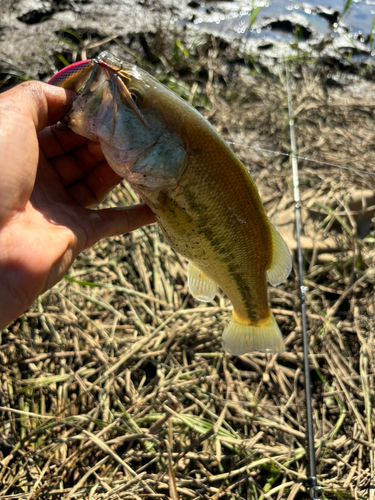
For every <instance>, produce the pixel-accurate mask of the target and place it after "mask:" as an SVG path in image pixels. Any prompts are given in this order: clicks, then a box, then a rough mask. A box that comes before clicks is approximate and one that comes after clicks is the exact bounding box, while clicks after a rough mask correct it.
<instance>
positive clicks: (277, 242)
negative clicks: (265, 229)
mask: <svg viewBox="0 0 375 500" xmlns="http://www.w3.org/2000/svg"><path fill="white" fill-rule="evenodd" d="M271 233H272V243H273V258H272V263H271V267H270V268H269V269H268V271H267V281H268V282H269V283H271V285H273V286H276V285H279V284H280V283H282V282H283V281H284V280H286V278H287V277H288V276H289V273H290V271H291V270H292V257H291V256H290V253H289V250H288V247H287V246H286V243H285V241H284V240H283V239H282V237H281V236H280V234H279V233H278V232H277V231H276V229H275V228H274V227H273V225H272V224H271Z"/></svg>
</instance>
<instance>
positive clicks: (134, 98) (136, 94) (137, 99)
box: [129, 90, 142, 104]
mask: <svg viewBox="0 0 375 500" xmlns="http://www.w3.org/2000/svg"><path fill="white" fill-rule="evenodd" d="M129 93H130V97H131V98H132V101H133V102H134V103H135V104H140V103H141V101H142V98H141V95H140V94H139V92H137V91H136V90H130V91H129Z"/></svg>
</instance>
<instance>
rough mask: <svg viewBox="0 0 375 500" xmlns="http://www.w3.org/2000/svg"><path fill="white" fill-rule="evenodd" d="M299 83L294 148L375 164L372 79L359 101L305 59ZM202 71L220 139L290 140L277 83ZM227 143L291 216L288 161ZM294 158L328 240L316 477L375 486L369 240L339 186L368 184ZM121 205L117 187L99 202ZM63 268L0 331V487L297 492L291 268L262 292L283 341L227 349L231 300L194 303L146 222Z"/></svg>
mask: <svg viewBox="0 0 375 500" xmlns="http://www.w3.org/2000/svg"><path fill="white" fill-rule="evenodd" d="M295 82H296V84H295V87H294V90H293V94H294V96H295V99H294V102H293V107H294V113H295V117H296V134H297V140H298V144H299V152H300V154H301V155H302V156H305V157H307V156H308V157H312V158H315V159H318V160H322V161H326V162H330V163H336V164H338V165H342V166H347V167H351V168H357V169H363V170H371V169H372V165H373V164H374V154H375V150H374V144H375V140H374V139H375V135H374V134H375V133H374V128H373V124H374V118H375V116H374V115H375V109H374V107H373V104H371V103H373V102H374V100H373V99H372V100H371V98H370V97H371V96H370V93H372V94H371V95H373V90H374V89H373V88H372V87H371V86H370V85H368V86H367V87H366V88H367V89H368V90H367V94H366V98H364V94H363V90H362V91H360V90H358V92H360V96H361V97H358V96H356V95H353V92H352V91H350V92H349V90H347V89H344V90H342V89H335V88H329V87H327V86H326V85H324V81H323V77H322V76H319V75H317V73H314V76H313V74H312V73H311V72H308V73H306V74H304V75H300V77H299V78H296V79H295ZM214 84H215V72H213V77H212V78H211V80H210V79H209V80H208V82H207V84H206V87H205V89H204V90H205V95H207V97H208V100H209V101H211V102H212V103H213V104H214V106H213V107H212V108H211V109H210V111H207V110H206V113H207V115H208V116H209V117H210V119H211V120H212V122H213V123H214V124H215V126H216V127H217V128H218V129H219V130H220V132H221V133H222V134H223V135H224V136H225V137H226V138H227V139H228V140H232V141H233V142H236V143H241V144H243V145H248V146H259V147H262V148H266V149H272V150H277V151H284V152H288V151H289V139H288V137H289V135H288V119H287V113H286V106H287V102H286V91H285V86H284V84H283V81H282V79H281V80H277V81H276V80H275V81H271V80H270V79H265V78H263V77H260V76H246V77H245V78H244V81H242V82H241V84H239V83H237V84H231V86H230V87H229V88H227V89H226V90H225V91H221V90H219V88H218V87H216V88H215V85H214ZM361 85H363V86H365V85H366V84H365V83H364V82H362V83H361ZM190 88H191V89H192V92H193V93H195V92H196V90H197V88H196V87H195V88H194V84H192V85H191V87H190ZM352 88H353V87H352ZM363 88H364V87H362V89H363ZM193 97H194V95H193ZM193 97H192V98H193ZM235 150H236V152H237V153H238V154H239V156H240V157H241V159H242V160H243V161H244V162H245V163H246V164H247V165H249V166H250V168H251V171H252V175H253V177H254V178H255V179H256V181H257V183H258V185H259V187H260V190H261V192H262V193H263V199H264V202H265V206H266V208H267V209H268V211H269V213H270V215H271V216H272V217H273V219H275V221H276V222H277V218H276V215H277V216H280V214H282V213H284V212H285V213H286V214H289V213H290V210H291V206H292V194H291V179H290V173H289V160H288V159H287V158H286V157H284V156H275V155H272V154H269V153H265V152H260V151H254V150H249V149H246V148H244V147H241V148H239V147H235ZM300 167H301V189H302V194H303V202H304V206H305V208H306V214H307V215H306V217H309V215H310V218H309V219H306V223H307V222H308V223H309V224H310V226H306V227H310V231H312V233H311V234H312V235H313V236H312V237H311V238H310V239H312V240H313V241H315V240H317V239H318V238H317V235H319V237H320V239H321V240H322V241H324V240H325V239H327V238H333V239H334V241H335V242H336V243H337V245H336V247H337V248H334V249H333V251H332V252H330V254H329V255H328V257H327V252H325V257H322V255H321V251H320V250H319V245H317V244H316V245H312V247H311V249H310V250H309V251H308V252H306V255H305V256H306V285H307V286H308V287H309V292H308V293H307V297H308V321H309V333H310V339H311V340H310V347H311V353H312V354H311V368H312V378H313V384H314V399H313V401H312V405H313V415H314V423H315V433H316V434H315V440H316V456H317V466H318V479H319V483H320V484H321V485H322V486H323V487H324V494H325V496H326V498H338V499H342V498H353V499H359V498H374V491H375V482H374V475H375V470H374V469H375V462H374V450H375V443H374V439H373V436H372V428H373V426H374V409H373V404H374V368H373V367H374V355H375V353H374V342H373V340H374V307H375V303H374V286H375V273H374V266H373V259H374V250H373V243H374V241H375V240H374V234H373V233H370V236H368V237H367V239H365V240H363V239H360V238H359V237H358V234H357V233H358V227H357V225H358V221H359V220H360V217H359V214H358V213H356V212H355V211H354V210H352V208H351V207H350V206H349V205H348V203H349V201H348V198H347V196H348V194H350V192H351V191H353V190H356V191H358V190H361V189H364V188H366V189H371V190H373V188H374V181H373V178H371V177H369V176H367V175H365V174H354V173H352V172H350V171H345V170H340V169H337V168H331V167H327V166H322V165H319V164H312V163H309V162H306V161H303V162H301V163H300ZM322 199H323V200H325V203H323V202H321V200H322ZM316 200H318V201H319V206H316V205H313V204H314V203H316ZM134 201H136V200H135V195H134V194H133V193H132V192H131V190H129V189H128V188H127V187H119V188H118V189H116V190H115V192H114V193H113V195H112V197H111V199H110V200H109V201H108V202H107V205H119V204H120V205H121V204H125V205H128V204H133V203H134ZM309 208H310V209H311V210H310V212H309ZM362 208H363V207H362ZM312 209H314V210H315V212H314V210H312ZM360 212H361V213H362V212H363V210H360ZM311 214H313V215H314V220H312V217H311ZM366 214H367V215H366ZM366 214H365V216H364V218H365V219H366V220H367V219H368V218H369V217H371V212H370V211H367V212H366ZM369 214H370V215H369ZM362 215H363V213H362ZM319 241H320V240H319ZM68 278H69V279H65V280H63V281H61V282H60V283H59V284H58V285H56V286H55V287H54V289H53V290H51V291H49V292H47V293H46V294H44V295H43V296H42V297H41V298H40V299H39V300H38V302H37V303H36V304H34V306H33V307H31V308H30V309H29V311H27V312H26V313H25V314H24V315H23V316H22V317H21V318H19V319H18V320H17V321H15V322H14V323H13V324H12V325H10V327H9V328H8V329H6V330H4V331H3V333H2V335H1V346H0V362H1V389H0V397H1V421H0V425H1V427H0V439H1V451H2V460H1V462H0V464H1V469H0V480H1V484H2V487H1V492H0V499H5V498H14V499H15V498H22V499H28V500H32V499H36V498H41V499H45V498H51V499H69V498H90V499H101V500H104V499H109V498H111V499H120V498H121V499H122V498H124V499H143V498H161V499H163V498H165V499H167V498H168V499H172V500H177V499H208V498H209V499H212V500H216V499H219V498H228V499H247V500H248V499H254V500H255V499H257V500H263V499H271V498H272V499H275V500H281V499H286V500H293V499H302V498H306V481H305V480H306V477H307V475H308V471H307V467H308V464H307V458H306V452H305V444H306V440H305V409H304V408H305V400H304V385H303V373H302V354H301V353H302V343H301V323H300V315H299V310H298V290H297V280H296V277H295V275H292V276H291V277H290V278H289V280H288V281H287V282H286V283H284V284H283V285H281V286H279V287H278V288H274V289H271V290H270V297H271V300H272V308H273V311H274V313H275V315H276V318H277V320H278V323H279V324H280V326H281V328H282V330H283V333H284V336H285V340H286V345H287V350H286V353H284V354H282V355H274V356H272V355H264V354H259V353H254V354H251V355H247V356H240V357H231V356H229V355H226V354H224V353H223V351H222V349H221V342H220V334H221V331H222V329H223V325H224V323H225V321H226V319H227V317H228V315H229V311H230V303H229V301H228V300H227V299H226V298H225V297H224V296H222V295H221V296H219V297H218V298H217V300H216V301H215V302H212V303H210V304H208V305H199V304H197V303H196V302H195V301H194V300H193V299H192V297H191V296H190V295H189V292H188V289H187V285H186V263H185V260H184V259H183V258H181V257H179V256H178V255H176V254H175V252H174V251H172V250H171V249H170V247H169V246H168V245H167V244H166V242H165V240H164V238H163V236H162V235H161V234H160V233H159V231H158V229H157V228H156V227H147V228H144V229H141V230H138V231H136V232H134V233H133V234H130V235H124V236H120V237H117V238H113V239H111V240H105V241H102V242H100V243H99V244H97V245H96V246H95V247H94V248H92V249H90V250H88V251H86V252H84V253H83V254H82V255H81V256H80V258H79V259H78V260H77V261H76V263H75V265H74V267H73V268H72V269H71V271H70V273H69V277H68Z"/></svg>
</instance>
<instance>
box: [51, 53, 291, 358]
mask: <svg viewBox="0 0 375 500" xmlns="http://www.w3.org/2000/svg"><path fill="white" fill-rule="evenodd" d="M49 83H51V84H54V85H58V86H63V87H65V88H69V89H70V90H74V91H76V92H78V96H77V98H76V99H75V101H74V103H73V106H72V108H71V110H70V111H69V113H68V115H67V116H66V117H65V119H64V121H65V123H66V125H67V126H68V127H69V128H70V129H71V130H73V131H74V132H76V133H77V134H79V135H83V136H85V137H87V138H88V139H90V140H93V141H97V142H99V143H100V145H101V148H102V150H103V153H104V155H105V157H106V159H107V161H108V164H109V165H110V166H111V168H112V169H113V170H114V171H115V172H116V173H117V174H118V175H120V176H121V177H123V178H125V179H126V180H127V181H128V182H129V183H130V185H131V186H132V187H133V189H134V190H135V191H136V192H137V193H138V194H139V195H140V196H141V198H142V199H143V200H144V202H145V203H146V204H147V205H148V206H149V207H150V209H151V210H152V212H153V213H154V214H155V217H156V220H157V223H158V225H159V226H160V229H161V231H162V232H163V233H164V235H165V237H166V239H167V241H168V242H169V244H170V245H171V246H172V248H173V249H174V250H175V251H176V252H178V253H180V254H181V255H182V256H184V257H185V258H186V259H187V260H188V261H189V263H188V285H189V289H190V291H191V293H192V295H193V296H194V297H195V298H196V299H198V300H200V301H204V302H210V301H212V300H213V299H214V297H215V295H216V294H217V292H218V289H219V288H220V289H221V290H222V291H223V292H224V293H225V294H226V296H227V297H228V298H229V299H230V301H231V303H232V306H233V312H232V313H231V315H230V318H229V319H228V321H227V324H226V326H225V328H224V331H223V334H222V343H223V349H224V350H225V351H226V352H227V353H229V354H232V355H242V354H246V353H248V352H251V351H262V352H266V353H281V352H283V351H284V349H285V347H284V342H283V338H282V334H281V331H280V329H279V326H278V325H277V323H276V320H275V318H274V316H273V314H272V312H271V310H270V306H269V302H268V296H267V282H269V283H270V284H271V285H274V286H277V285H278V284H280V283H281V282H283V281H284V280H285V279H286V278H287V277H288V275H289V273H290V271H291V269H292V259H291V255H290V253H289V250H288V248H287V245H286V244H285V242H284V240H283V239H282V237H281V236H280V234H279V233H278V232H277V230H276V229H275V228H274V226H273V225H272V223H271V222H270V220H269V218H268V217H267V214H266V212H265V210H264V207H263V205H262V202H261V199H260V196H259V193H258V190H257V188H256V186H255V184H254V182H253V180H252V178H251V176H250V174H249V172H248V170H247V169H246V168H245V166H244V165H243V164H242V163H241V161H240V160H239V159H238V158H237V157H236V156H235V154H234V153H233V152H232V150H231V149H230V147H229V146H228V145H227V143H226V142H225V141H224V139H223V138H222V137H221V136H220V135H219V134H218V132H216V130H215V129H214V128H213V126H212V125H211V124H210V123H209V122H208V121H207V120H206V119H205V118H204V117H203V116H202V115H201V114H200V113H199V112H198V111H197V110H196V109H195V108H194V107H193V106H191V105H190V104H188V103H187V102H186V101H184V100H183V99H182V98H181V97H179V96H178V95H177V94H175V93H174V92H173V91H171V90H170V89H168V88H167V87H166V86H164V85H163V84H162V83H160V82H159V81H158V80H157V79H156V78H154V77H153V76H151V75H150V74H148V73H147V72H146V71H144V70H143V69H141V68H139V67H138V66H136V65H133V64H130V63H127V62H123V61H121V60H119V59H117V58H116V57H115V56H113V55H112V54H110V53H109V52H102V53H101V54H100V55H99V56H98V57H97V58H96V59H91V60H90V59H89V60H87V61H82V62H80V63H76V64H75V65H73V67H68V68H65V69H63V70H62V71H60V72H59V73H57V75H55V76H54V77H53V78H52V79H51V80H50V82H49Z"/></svg>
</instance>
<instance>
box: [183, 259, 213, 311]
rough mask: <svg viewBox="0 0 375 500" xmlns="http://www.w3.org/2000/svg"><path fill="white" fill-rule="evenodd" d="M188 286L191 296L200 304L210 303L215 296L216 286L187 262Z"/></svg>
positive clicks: (193, 265)
mask: <svg viewBox="0 0 375 500" xmlns="http://www.w3.org/2000/svg"><path fill="white" fill-rule="evenodd" d="M188 272H189V275H188V285H189V289H190V292H191V294H192V295H193V296H194V297H195V298H196V299H197V300H201V301H202V302H210V301H211V300H212V299H213V298H214V297H215V295H216V294H217V290H218V286H217V284H216V283H215V282H214V281H212V279H211V278H209V277H208V276H207V274H205V273H204V272H203V271H201V270H200V269H198V267H197V266H196V265H195V264H193V263H192V262H191V261H190V262H189V268H188Z"/></svg>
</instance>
